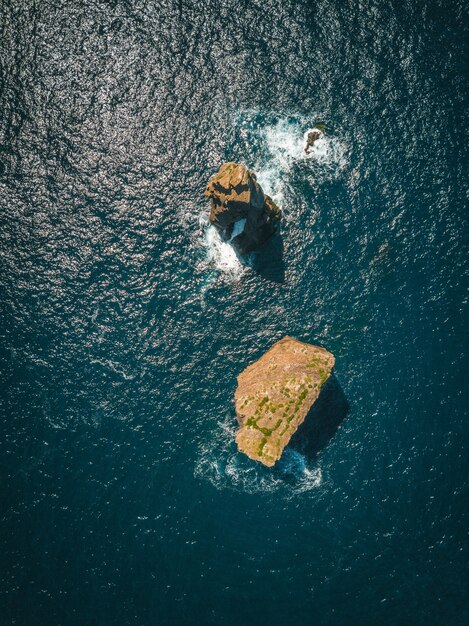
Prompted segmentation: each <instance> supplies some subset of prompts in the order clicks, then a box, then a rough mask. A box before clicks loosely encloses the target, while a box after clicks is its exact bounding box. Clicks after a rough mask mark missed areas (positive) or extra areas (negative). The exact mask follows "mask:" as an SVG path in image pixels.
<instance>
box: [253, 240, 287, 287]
mask: <svg viewBox="0 0 469 626" xmlns="http://www.w3.org/2000/svg"><path fill="white" fill-rule="evenodd" d="M251 267H252V269H253V270H254V271H255V272H256V273H257V274H259V275H260V276H261V277H262V278H265V279H266V280H270V281H272V282H275V283H284V282H285V261H284V257H283V239H282V235H281V234H280V233H279V232H277V233H276V234H275V235H274V236H273V237H271V238H270V239H269V241H267V242H266V243H265V244H264V245H263V246H262V248H261V249H260V250H258V251H256V252H255V253H253V254H252V257H251Z"/></svg>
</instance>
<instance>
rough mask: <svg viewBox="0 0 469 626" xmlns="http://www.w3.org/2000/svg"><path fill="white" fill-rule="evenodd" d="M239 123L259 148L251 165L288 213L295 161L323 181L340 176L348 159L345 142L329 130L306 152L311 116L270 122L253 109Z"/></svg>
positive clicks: (244, 134)
mask: <svg viewBox="0 0 469 626" xmlns="http://www.w3.org/2000/svg"><path fill="white" fill-rule="evenodd" d="M271 118H272V116H271ZM237 123H238V124H240V126H241V135H242V137H243V139H244V140H245V141H246V143H252V144H253V145H255V146H256V148H257V150H256V152H257V154H256V156H255V162H254V163H253V164H252V165H253V169H254V171H255V172H256V174H257V179H258V181H259V183H260V184H261V186H262V188H263V189H264V191H265V192H266V193H267V194H269V195H270V196H272V198H273V199H274V200H275V202H276V203H277V204H279V206H280V207H281V208H282V209H283V210H284V212H285V214H286V215H288V202H287V201H286V197H285V195H286V193H287V189H288V184H289V179H290V177H291V174H292V169H293V168H294V167H295V166H296V165H303V166H305V167H307V168H308V169H310V170H311V169H313V170H314V178H315V179H316V180H319V181H320V180H321V179H324V178H329V177H331V176H332V177H335V176H338V175H339V174H340V172H341V170H342V169H343V167H344V166H345V165H346V163H347V159H346V146H345V144H344V143H343V142H342V141H340V140H339V139H338V138H337V137H335V136H333V135H329V134H328V133H327V130H326V132H325V133H322V136H321V137H320V138H319V139H318V140H317V141H315V143H314V145H313V147H312V148H311V149H310V151H309V152H308V154H306V152H305V150H304V148H305V138H306V133H307V132H308V130H310V129H311V126H312V120H311V119H308V118H306V117H304V116H299V115H289V116H284V117H280V118H278V117H277V118H276V119H275V120H274V121H272V122H269V120H268V118H267V120H266V119H265V116H260V115H259V113H257V112H250V113H245V114H242V115H241V116H240V118H239V119H238V120H237ZM313 124H314V120H313Z"/></svg>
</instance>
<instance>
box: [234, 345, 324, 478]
mask: <svg viewBox="0 0 469 626" xmlns="http://www.w3.org/2000/svg"><path fill="white" fill-rule="evenodd" d="M334 363H335V359H334V356H333V355H332V354H331V353H330V352H328V351H327V350H325V349H324V348H319V347H317V346H312V345H310V344H308V343H302V342H301V341H297V340H296V339H293V338H292V337H284V338H283V339H281V340H280V341H277V343H275V344H274V345H273V347H272V348H271V349H270V350H268V352H266V353H265V354H264V355H263V356H262V357H261V358H260V359H259V360H258V361H256V362H255V363H253V364H252V365H249V366H248V367H247V368H246V369H245V370H244V371H243V372H242V373H241V374H240V375H239V376H238V388H237V389H236V392H235V403H236V415H237V417H238V421H239V424H240V429H239V431H238V434H237V435H236V443H237V444H238V449H239V450H240V451H241V452H244V453H245V454H247V456H248V457H250V458H251V459H254V460H255V461H260V462H261V463H263V464H264V465H267V466H269V467H270V466H272V465H274V463H275V462H276V461H278V459H279V458H280V457H281V456H282V452H283V449H284V448H285V446H286V445H287V444H288V442H289V441H290V439H291V437H292V435H293V434H294V433H295V431H296V430H297V428H298V426H299V425H300V424H301V423H302V422H303V421H304V419H305V417H306V415H307V414H308V411H309V410H310V408H311V406H312V405H313V403H314V402H315V400H316V398H317V397H318V396H319V392H320V391H321V387H322V386H323V385H324V383H325V382H326V380H327V379H328V378H329V376H330V374H331V372H332V369H333V367H334Z"/></svg>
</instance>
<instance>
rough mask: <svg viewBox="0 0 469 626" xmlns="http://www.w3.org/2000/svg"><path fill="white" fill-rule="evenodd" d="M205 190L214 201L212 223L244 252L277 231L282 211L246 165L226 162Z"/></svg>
mask: <svg viewBox="0 0 469 626" xmlns="http://www.w3.org/2000/svg"><path fill="white" fill-rule="evenodd" d="M204 193H205V195H206V196H208V197H209V198H210V199H211V201H212V207H211V211H210V223H211V224H213V225H214V226H215V227H216V228H217V229H218V231H219V232H220V234H221V237H222V239H223V240H224V241H229V242H230V243H231V244H232V245H233V246H234V247H235V248H236V249H237V250H238V251H239V252H240V253H241V254H244V253H246V252H251V251H252V250H256V249H257V248H260V247H261V246H262V245H263V244H264V243H265V242H266V241H267V240H268V239H269V238H270V237H271V236H272V235H273V234H274V233H275V231H276V230H277V227H278V224H279V222H280V218H281V215H282V212H281V211H280V209H279V208H278V206H277V205H276V204H275V202H274V201H273V200H272V198H270V197H269V196H268V195H266V194H265V193H264V192H263V191H262V188H261V186H260V185H259V183H258V182H257V179H256V175H255V174H254V172H251V171H250V170H248V168H247V167H246V166H244V165H240V164H238V163H234V162H231V163H224V164H223V165H222V166H221V167H220V169H219V171H218V172H217V174H215V175H214V176H212V178H211V179H210V180H209V182H208V184H207V187H206V189H205V192H204Z"/></svg>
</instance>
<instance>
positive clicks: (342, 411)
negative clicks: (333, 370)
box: [287, 374, 350, 462]
mask: <svg viewBox="0 0 469 626" xmlns="http://www.w3.org/2000/svg"><path fill="white" fill-rule="evenodd" d="M349 409H350V405H349V402H348V400H347V398H346V397H345V394H344V392H343V391H342V388H341V386H340V383H339V381H338V380H337V378H336V377H335V375H334V374H332V376H331V377H330V378H329V380H328V381H327V382H326V383H325V385H324V387H323V388H322V390H321V393H320V394H319V397H318V399H317V400H316V402H315V403H314V404H313V406H312V407H311V409H310V411H309V413H308V414H307V416H306V418H305V421H304V422H303V423H302V424H301V426H300V427H299V428H298V430H297V431H296V433H295V434H294V435H293V437H292V438H291V440H290V443H289V445H288V446H287V447H288V448H291V449H293V450H296V451H298V452H300V453H301V454H303V455H304V457H305V458H306V460H307V461H308V462H311V461H312V460H314V459H315V458H316V457H317V455H318V454H319V453H320V452H321V450H323V449H324V448H325V447H326V446H327V445H328V443H329V442H330V440H331V439H332V438H333V437H334V435H335V433H336V432H337V430H338V428H339V426H340V425H341V424H342V422H343V421H344V419H345V418H346V417H347V413H348V412H349Z"/></svg>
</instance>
